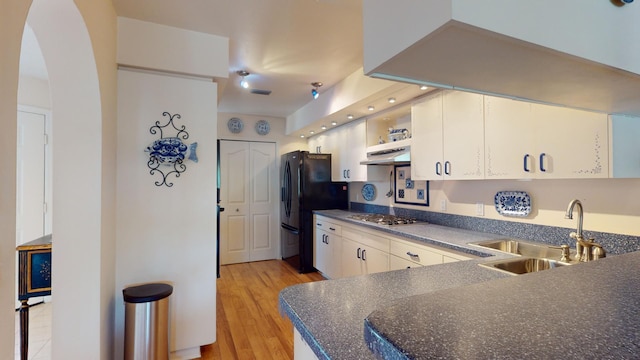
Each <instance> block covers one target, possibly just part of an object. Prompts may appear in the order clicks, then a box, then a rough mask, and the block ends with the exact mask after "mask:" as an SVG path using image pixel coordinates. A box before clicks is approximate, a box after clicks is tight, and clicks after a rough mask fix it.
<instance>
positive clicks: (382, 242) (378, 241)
mask: <svg viewBox="0 0 640 360" xmlns="http://www.w3.org/2000/svg"><path fill="white" fill-rule="evenodd" d="M342 237H344V238H347V239H351V240H353V241H357V242H359V243H361V244H362V245H364V246H368V247H371V248H374V249H378V250H381V251H384V252H386V253H388V252H389V242H390V241H389V239H388V238H386V237H383V236H378V235H375V234H372V233H368V232H362V231H357V230H354V229H351V228H347V227H343V228H342Z"/></svg>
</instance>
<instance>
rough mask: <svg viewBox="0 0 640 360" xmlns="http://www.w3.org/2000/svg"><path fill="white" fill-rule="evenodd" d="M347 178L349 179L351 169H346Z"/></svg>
mask: <svg viewBox="0 0 640 360" xmlns="http://www.w3.org/2000/svg"><path fill="white" fill-rule="evenodd" d="M347 179H351V169H347Z"/></svg>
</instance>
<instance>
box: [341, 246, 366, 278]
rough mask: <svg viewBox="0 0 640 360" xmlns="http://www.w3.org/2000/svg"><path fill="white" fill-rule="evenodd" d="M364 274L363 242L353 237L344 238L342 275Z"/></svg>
mask: <svg viewBox="0 0 640 360" xmlns="http://www.w3.org/2000/svg"><path fill="white" fill-rule="evenodd" d="M362 274H363V266H362V244H360V243H358V242H355V241H353V240H351V239H347V238H344V239H342V276H343V277H346V276H355V275H362Z"/></svg>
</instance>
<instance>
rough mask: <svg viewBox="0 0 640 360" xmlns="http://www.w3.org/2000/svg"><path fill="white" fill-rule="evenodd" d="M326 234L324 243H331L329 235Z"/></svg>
mask: <svg viewBox="0 0 640 360" xmlns="http://www.w3.org/2000/svg"><path fill="white" fill-rule="evenodd" d="M325 236H326V240H325V241H324V243H325V244H327V245H329V235H325Z"/></svg>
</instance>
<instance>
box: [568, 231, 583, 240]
mask: <svg viewBox="0 0 640 360" xmlns="http://www.w3.org/2000/svg"><path fill="white" fill-rule="evenodd" d="M569 237H570V238H572V239H576V240H580V238H581V236H578V233H577V232H575V231H572V232H570V233H569Z"/></svg>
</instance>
